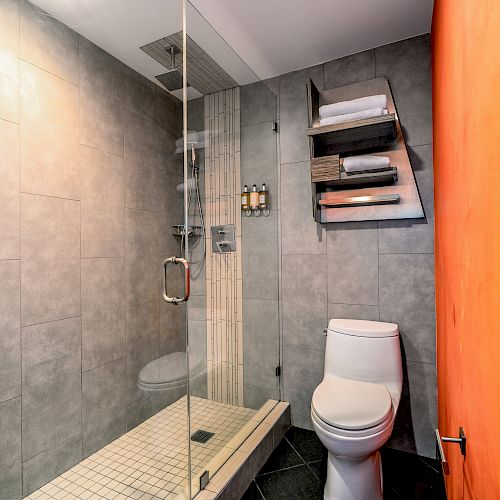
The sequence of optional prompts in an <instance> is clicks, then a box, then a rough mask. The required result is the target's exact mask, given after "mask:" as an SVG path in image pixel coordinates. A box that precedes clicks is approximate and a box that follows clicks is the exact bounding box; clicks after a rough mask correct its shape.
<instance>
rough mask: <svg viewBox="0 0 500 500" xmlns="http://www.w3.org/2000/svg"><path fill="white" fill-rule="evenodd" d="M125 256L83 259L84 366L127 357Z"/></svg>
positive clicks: (84, 368) (85, 367)
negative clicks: (120, 257) (121, 257)
mask: <svg viewBox="0 0 500 500" xmlns="http://www.w3.org/2000/svg"><path fill="white" fill-rule="evenodd" d="M124 289H125V264H124V260H123V259H82V369H83V370H84V371H85V370H89V369H90V368H94V367H96V366H99V365H102V364H104V363H109V362H110V361H114V360H116V359H119V358H122V357H123V356H125V294H124Z"/></svg>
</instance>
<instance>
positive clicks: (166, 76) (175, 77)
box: [155, 69, 182, 91]
mask: <svg viewBox="0 0 500 500" xmlns="http://www.w3.org/2000/svg"><path fill="white" fill-rule="evenodd" d="M155 78H156V79H157V80H158V81H159V82H160V83H161V84H162V85H164V86H165V88H166V89H167V90H170V91H173V90H179V89H182V75H181V74H180V73H179V70H177V69H170V70H168V71H167V72H166V73H163V74H161V75H156V76H155Z"/></svg>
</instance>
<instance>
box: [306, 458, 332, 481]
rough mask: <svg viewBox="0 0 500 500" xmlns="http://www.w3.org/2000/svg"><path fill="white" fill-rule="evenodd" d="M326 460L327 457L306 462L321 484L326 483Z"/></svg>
mask: <svg viewBox="0 0 500 500" xmlns="http://www.w3.org/2000/svg"><path fill="white" fill-rule="evenodd" d="M326 460H327V459H324V460H320V461H319V462H311V463H309V464H307V465H308V466H309V468H310V469H311V470H312V471H313V473H314V475H315V476H316V477H317V478H318V480H319V481H320V483H321V484H325V483H326Z"/></svg>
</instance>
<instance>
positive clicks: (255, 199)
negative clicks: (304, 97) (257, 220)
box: [250, 184, 260, 217]
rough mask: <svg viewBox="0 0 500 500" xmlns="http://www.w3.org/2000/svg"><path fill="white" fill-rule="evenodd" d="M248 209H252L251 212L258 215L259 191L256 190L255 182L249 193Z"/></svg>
mask: <svg viewBox="0 0 500 500" xmlns="http://www.w3.org/2000/svg"><path fill="white" fill-rule="evenodd" d="M250 209H251V210H252V214H253V215H255V216H256V217H258V216H259V215H260V208H259V192H258V191H257V185H256V184H254V185H253V186H252V191H251V193H250Z"/></svg>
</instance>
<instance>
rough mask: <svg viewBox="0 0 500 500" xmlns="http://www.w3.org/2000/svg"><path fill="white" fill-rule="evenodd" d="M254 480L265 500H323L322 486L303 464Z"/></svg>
mask: <svg viewBox="0 0 500 500" xmlns="http://www.w3.org/2000/svg"><path fill="white" fill-rule="evenodd" d="M255 480H256V482H257V484H258V486H259V488H260V490H261V491H262V494H263V495H264V498H265V499H266V500H274V499H281V498H282V499H290V500H291V499H296V500H305V499H307V500H322V499H323V485H322V484H320V482H319V481H318V479H317V478H316V476H315V475H314V474H313V473H312V472H311V470H310V469H309V468H308V467H307V465H305V464H304V465H298V466H297V467H292V468H291V469H284V470H280V471H278V472H273V473H271V474H263V475H262V476H257V478H256V479H255Z"/></svg>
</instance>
